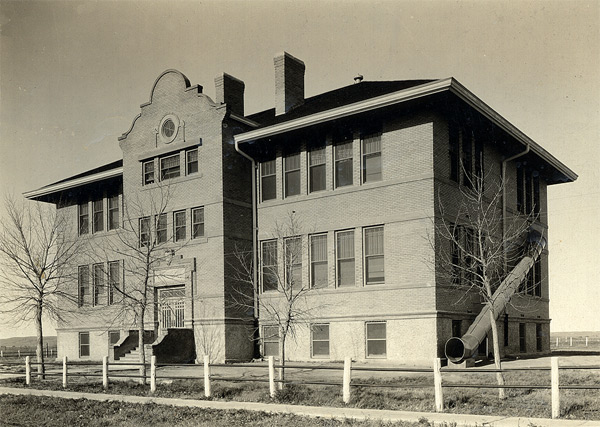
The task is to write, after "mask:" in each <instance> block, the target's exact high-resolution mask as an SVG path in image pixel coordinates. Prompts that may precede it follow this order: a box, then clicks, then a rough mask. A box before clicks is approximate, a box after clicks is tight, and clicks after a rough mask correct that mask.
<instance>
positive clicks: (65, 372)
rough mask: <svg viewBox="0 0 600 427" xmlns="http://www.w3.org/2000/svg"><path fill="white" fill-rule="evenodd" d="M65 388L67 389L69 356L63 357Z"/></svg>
mask: <svg viewBox="0 0 600 427" xmlns="http://www.w3.org/2000/svg"><path fill="white" fill-rule="evenodd" d="M63 388H67V356H64V357H63Z"/></svg>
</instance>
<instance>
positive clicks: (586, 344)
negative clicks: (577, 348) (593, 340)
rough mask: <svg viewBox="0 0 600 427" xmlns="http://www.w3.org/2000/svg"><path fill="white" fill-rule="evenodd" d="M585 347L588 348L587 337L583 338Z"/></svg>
mask: <svg viewBox="0 0 600 427" xmlns="http://www.w3.org/2000/svg"><path fill="white" fill-rule="evenodd" d="M585 346H586V347H587V346H588V337H585Z"/></svg>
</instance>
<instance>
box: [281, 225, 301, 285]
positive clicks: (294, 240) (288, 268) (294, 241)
mask: <svg viewBox="0 0 600 427" xmlns="http://www.w3.org/2000/svg"><path fill="white" fill-rule="evenodd" d="M293 245H295V246H296V247H292V246H293ZM283 246H284V247H283V250H284V252H283V253H284V269H285V274H284V277H285V285H286V286H287V285H288V284H290V286H291V288H292V289H296V290H299V289H302V287H303V284H302V282H303V281H304V277H302V276H303V275H304V274H303V273H304V272H303V269H302V267H303V266H302V257H303V255H304V253H303V252H304V251H303V250H302V249H303V248H302V236H291V237H286V238H285V239H284V241H283ZM290 248H291V249H293V250H295V251H297V252H299V253H296V254H292V255H291V256H292V257H293V259H291V264H290V263H288V252H289V251H290ZM297 270H299V273H297V274H296V275H297V276H298V278H299V282H298V283H296V281H295V280H292V281H291V282H290V280H288V277H289V275H291V276H292V279H293V277H294V275H295V273H296V272H297Z"/></svg>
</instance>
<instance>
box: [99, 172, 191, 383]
mask: <svg viewBox="0 0 600 427" xmlns="http://www.w3.org/2000/svg"><path fill="white" fill-rule="evenodd" d="M172 196H173V194H172V189H171V187H169V186H166V185H160V183H159V184H158V185H157V186H156V188H154V189H152V190H151V191H149V192H146V193H145V194H144V195H143V196H140V197H138V198H131V199H129V198H128V199H127V201H126V202H125V203H123V205H124V210H123V221H122V224H123V227H122V228H121V229H119V232H118V233H116V236H115V238H113V239H107V240H106V241H105V242H103V243H102V244H101V245H97V246H96V247H95V248H94V251H93V252H94V253H95V255H94V256H95V257H96V258H97V257H98V256H99V255H100V256H102V257H104V258H105V259H106V260H109V261H110V260H115V259H120V260H123V264H122V265H123V270H124V271H123V273H124V277H125V284H124V285H123V286H120V284H119V282H118V281H114V280H111V277H110V269H109V271H107V272H105V275H106V277H107V278H106V280H105V283H108V285H107V286H108V292H109V293H111V294H114V295H115V296H116V297H117V298H118V300H119V301H118V302H116V303H115V304H114V305H113V307H112V310H107V312H106V314H108V315H109V316H110V319H109V320H110V322H111V323H112V324H119V325H126V324H128V323H129V324H131V325H133V326H135V327H136V328H137V331H138V351H139V361H140V363H141V364H142V365H141V366H140V377H141V378H142V382H143V383H145V382H146V366H145V362H146V350H145V347H144V335H145V333H146V327H147V320H148V317H149V316H152V315H153V313H154V308H155V306H156V303H157V302H156V301H155V297H154V290H155V279H156V270H157V268H159V267H164V266H166V265H169V264H170V263H171V261H172V260H173V257H174V256H175V254H176V253H177V252H178V251H179V250H181V248H182V247H183V243H179V242H178V240H181V241H185V236H183V238H180V239H178V238H177V233H179V232H180V231H182V232H184V233H185V226H184V225H182V226H181V227H179V228H178V226H177V224H175V227H174V229H175V235H174V236H172V237H171V238H168V232H167V230H168V227H167V212H168V209H169V202H170V200H171V199H172ZM184 223H185V222H184ZM162 278H163V279H165V278H164V277H162ZM152 329H154V324H152Z"/></svg>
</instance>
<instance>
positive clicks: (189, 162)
mask: <svg viewBox="0 0 600 427" xmlns="http://www.w3.org/2000/svg"><path fill="white" fill-rule="evenodd" d="M185 163H186V174H187V175H190V174H193V173H196V172H198V149H197V148H194V149H193V150H188V151H186V152H185Z"/></svg>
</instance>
